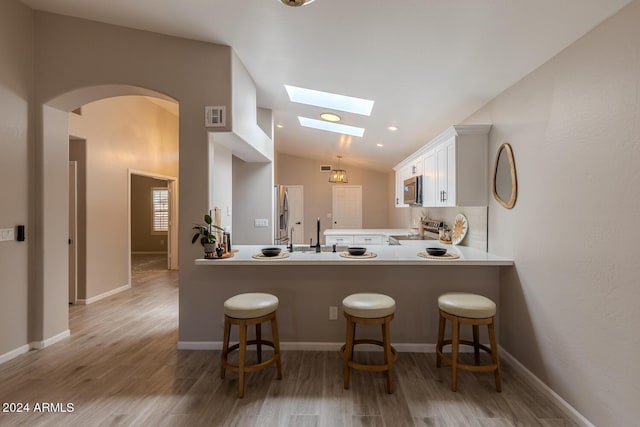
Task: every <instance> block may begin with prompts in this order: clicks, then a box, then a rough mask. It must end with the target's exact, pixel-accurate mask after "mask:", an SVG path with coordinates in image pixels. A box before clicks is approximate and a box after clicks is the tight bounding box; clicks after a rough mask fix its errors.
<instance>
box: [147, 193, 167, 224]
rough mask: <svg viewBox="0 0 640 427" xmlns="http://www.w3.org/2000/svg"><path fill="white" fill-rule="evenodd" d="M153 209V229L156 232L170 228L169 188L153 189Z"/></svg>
mask: <svg viewBox="0 0 640 427" xmlns="http://www.w3.org/2000/svg"><path fill="white" fill-rule="evenodd" d="M151 209H152V214H153V221H152V231H153V232H154V233H158V232H166V231H168V230H169V190H167V189H166V188H152V189H151Z"/></svg>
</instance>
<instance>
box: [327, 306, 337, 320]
mask: <svg viewBox="0 0 640 427" xmlns="http://www.w3.org/2000/svg"><path fill="white" fill-rule="evenodd" d="M329 320H338V307H336V306H333V305H332V306H329Z"/></svg>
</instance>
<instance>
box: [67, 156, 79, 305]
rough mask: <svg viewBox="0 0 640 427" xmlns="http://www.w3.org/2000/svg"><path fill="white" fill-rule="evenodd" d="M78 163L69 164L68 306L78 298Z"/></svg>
mask: <svg viewBox="0 0 640 427" xmlns="http://www.w3.org/2000/svg"><path fill="white" fill-rule="evenodd" d="M77 182H78V162H75V161H74V162H69V304H75V303H76V302H77V298H78V244H77V243H76V241H77V234H78V225H77V224H78V184H77Z"/></svg>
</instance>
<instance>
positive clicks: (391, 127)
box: [387, 125, 398, 132]
mask: <svg viewBox="0 0 640 427" xmlns="http://www.w3.org/2000/svg"><path fill="white" fill-rule="evenodd" d="M387 129H389V130H390V131H392V132H395V131H397V130H398V126H393V125H391V126H389V127H388V128H387Z"/></svg>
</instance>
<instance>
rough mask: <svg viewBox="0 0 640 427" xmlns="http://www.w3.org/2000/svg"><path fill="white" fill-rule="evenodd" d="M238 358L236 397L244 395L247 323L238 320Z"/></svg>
mask: <svg viewBox="0 0 640 427" xmlns="http://www.w3.org/2000/svg"><path fill="white" fill-rule="evenodd" d="M239 350H240V355H239V358H240V360H239V361H238V366H239V368H240V369H239V371H238V376H239V379H238V397H240V398H241V397H244V366H245V364H246V358H247V323H246V322H244V321H243V322H240V348H239Z"/></svg>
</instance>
